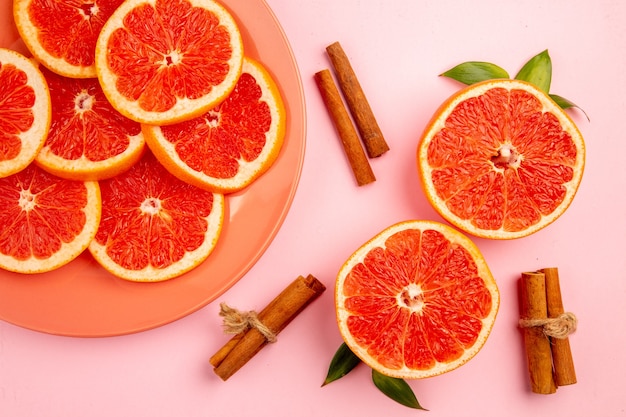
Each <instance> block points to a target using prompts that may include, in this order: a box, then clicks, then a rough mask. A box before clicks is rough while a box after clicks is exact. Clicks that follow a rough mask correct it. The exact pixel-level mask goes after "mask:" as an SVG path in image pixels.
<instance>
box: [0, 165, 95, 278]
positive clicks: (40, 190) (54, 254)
mask: <svg viewBox="0 0 626 417" xmlns="http://www.w3.org/2000/svg"><path fill="white" fill-rule="evenodd" d="M100 208H101V201H100V191H99V188H98V183H97V182H92V181H88V182H82V181H70V180H64V179H61V178H58V177H56V176H54V175H51V174H49V173H47V172H45V171H43V170H41V169H40V168H39V167H37V166H36V165H35V164H31V165H29V166H28V167H26V168H25V169H24V170H22V171H20V172H19V173H17V174H14V175H11V176H9V177H5V178H2V179H0V224H1V225H2V228H1V230H0V267H2V268H4V269H7V270H9V271H14V272H21V273H28V274H32V273H39V272H47V271H51V270H53V269H56V268H59V267H61V266H63V265H65V264H67V263H68V262H70V261H71V260H73V259H74V258H76V257H77V256H78V255H80V254H81V253H82V252H83V251H84V250H85V249H86V248H87V246H88V245H89V242H90V241H91V239H92V238H93V237H94V235H95V234H96V230H97V229H98V223H99V221H100V213H101V212H100Z"/></svg>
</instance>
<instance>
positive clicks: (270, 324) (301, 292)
mask: <svg viewBox="0 0 626 417" xmlns="http://www.w3.org/2000/svg"><path fill="white" fill-rule="evenodd" d="M325 290H326V287H325V286H324V284H322V283H321V282H320V281H318V280H317V278H315V277H314V276H313V275H308V276H307V277H306V278H304V277H302V276H299V277H298V278H296V280H295V281H293V282H292V283H291V284H289V286H287V288H285V289H284V290H283V291H282V292H281V293H280V294H279V295H278V296H277V297H276V298H274V300H272V301H271V302H270V303H269V304H268V305H267V307H265V308H264V309H263V310H262V311H261V312H260V313H259V314H258V318H259V319H260V321H261V322H262V323H263V324H264V325H265V326H266V327H267V328H268V329H269V330H271V331H272V332H273V334H274V335H277V334H278V333H280V332H281V331H282V330H283V329H284V328H285V327H286V326H287V325H288V324H289V323H290V322H291V321H292V320H293V319H294V318H295V317H296V316H297V315H298V314H300V312H301V311H302V310H304V308H305V307H306V306H308V305H309V304H310V303H311V302H312V301H313V300H315V299H316V298H317V297H319V296H320V295H321V294H322V293H323V292H324V291H325ZM267 343H268V340H267V338H266V337H265V336H264V335H263V334H262V333H261V332H260V331H259V330H257V329H256V328H249V329H248V330H246V331H245V332H242V333H239V334H237V335H235V336H234V337H233V338H231V339H230V340H229V341H228V342H226V344H225V345H224V346H223V347H222V348H221V349H220V350H218V351H217V352H216V353H215V354H214V355H213V356H212V357H211V359H210V360H209V362H210V363H211V365H213V367H214V372H215V373H216V374H217V375H218V376H219V377H220V378H221V379H222V380H224V381H226V380H227V379H228V378H230V377H231V376H232V375H233V374H234V373H235V372H237V371H238V370H239V369H241V367H242V366H243V365H245V364H246V363H247V362H248V361H249V360H250V359H252V358H253V357H254V355H256V354H257V353H258V352H259V351H260V350H261V349H262V348H263V347H264V346H265V345H266V344H267Z"/></svg>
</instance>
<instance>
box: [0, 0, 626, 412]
mask: <svg viewBox="0 0 626 417" xmlns="http://www.w3.org/2000/svg"><path fill="white" fill-rule="evenodd" d="M268 4H269V5H270V7H271V8H272V10H273V11H274V13H275V14H276V16H277V18H278V19H279V21H280V22H281V24H282V26H283V28H284V30H285V32H286V34H287V37H288V39H289V41H290V43H291V46H292V48H293V51H294V54H295V56H296V59H297V62H298V66H299V68H300V71H301V75H302V82H303V86H304V92H305V99H306V105H307V123H308V129H307V132H308V134H307V148H306V156H305V161H304V167H303V171H302V177H301V180H300V186H299V188H298V192H297V193H296V197H295V200H294V202H293V205H292V208H291V211H290V213H289V215H288V216H287V218H286V220H285V222H284V224H283V227H282V229H281V230H280V231H279V233H278V235H277V236H276V238H275V240H274V241H273V243H272V245H271V246H270V247H269V248H268V250H267V251H266V252H265V254H264V256H263V257H262V258H261V259H260V261H259V262H258V263H257V264H256V265H255V266H254V267H253V268H252V269H251V270H250V271H249V272H248V273H247V274H246V275H245V276H244V277H243V278H242V279H241V280H240V281H239V282H238V283H237V284H236V285H234V286H233V287H232V288H231V289H230V290H229V291H227V292H226V293H225V294H224V295H222V296H221V297H219V298H218V299H217V300H216V301H214V302H213V303H211V304H209V305H207V306H206V307H204V308H202V309H201V310H199V311H197V312H196V313H193V314H191V315H189V316H187V317H185V318H183V319H180V320H178V321H176V322H174V323H171V324H168V325H165V326H162V327H159V328H157V329H153V330H149V331H144V332H141V333H138V334H132V335H126V336H118V337H109V338H94V339H81V338H71V337H63V336H53V335H48V334H43V333H37V332H34V331H31V330H26V329H23V328H20V327H17V326H15V325H12V324H8V323H5V322H0V415H2V416H11V417H22V416H93V417H99V416H111V415H119V416H130V415H138V416H189V417H194V416H250V415H261V416H270V415H275V416H313V415H320V416H342V417H349V416H364V415H381V413H385V415H387V414H389V415H394V416H404V415H406V416H408V415H415V413H419V412H416V411H414V410H410V409H408V408H405V407H402V406H400V405H397V404H395V403H394V402H392V401H391V400H388V399H387V398H386V397H384V396H383V395H382V394H380V393H379V392H378V391H377V390H376V388H375V387H374V386H373V385H372V383H371V381H370V377H369V372H368V370H367V369H366V368H365V367H360V368H357V370H355V371H354V372H353V373H352V374H350V375H348V376H347V377H345V378H344V379H342V380H340V381H337V382H335V383H333V384H331V385H329V386H326V387H324V388H320V384H321V382H322V381H323V379H324V377H325V375H326V370H327V367H328V363H329V361H330V359H331V357H332V355H333V353H334V352H335V350H336V348H337V347H338V346H339V344H340V343H341V337H340V335H339V333H338V331H337V327H336V324H335V316H334V307H333V297H332V287H333V284H334V279H335V275H336V273H337V271H338V269H339V267H340V266H341V265H342V263H343V262H344V260H345V259H346V258H347V257H348V256H349V255H350V254H351V253H352V252H353V251H354V250H355V249H356V248H357V247H358V246H360V245H361V244H362V243H363V242H364V241H365V240H367V239H368V238H369V237H371V236H373V235H374V234H376V233H377V232H379V231H380V230H382V229H383V228H385V227H386V226H389V225H391V224H393V223H395V222H397V221H401V220H406V219H413V218H421V219H433V220H440V218H439V217H438V215H437V214H436V213H435V212H434V211H433V210H432V208H431V207H430V206H429V205H428V203H427V201H426V199H425V198H424V196H423V194H422V191H421V189H420V187H419V185H418V181H417V175H416V168H415V160H414V159H415V158H414V154H415V148H416V145H417V140H418V138H419V136H420V134H421V132H422V130H423V129H424V126H425V124H426V122H427V121H428V119H429V118H430V116H431V115H432V113H433V112H434V110H435V109H436V108H437V106H438V105H439V103H441V102H442V101H443V100H444V99H445V98H446V97H447V96H448V95H450V94H451V93H452V92H454V91H456V90H457V89H458V88H459V85H458V84H456V83H454V82H452V81H450V80H446V79H442V78H439V77H437V75H438V74H440V73H441V72H442V71H444V70H446V69H448V68H450V67H452V66H453V65H455V64H457V63H459V62H462V61H466V60H485V61H492V62H495V63H498V64H499V65H500V66H502V67H504V68H506V69H507V70H508V71H509V72H510V73H511V74H515V73H516V72H517V70H518V69H519V68H520V66H521V65H522V64H523V63H524V62H525V61H526V60H527V59H528V58H530V57H531V56H533V55H535V54H536V53H539V52H541V51H542V50H544V49H546V48H547V49H549V51H550V55H551V57H552V61H553V68H554V72H553V83H552V92H554V93H557V94H560V95H562V96H565V97H567V98H569V99H570V100H572V101H574V102H576V103H577V104H579V105H580V106H581V107H582V108H584V109H585V111H586V112H587V114H588V115H589V117H590V119H591V120H590V121H587V119H586V118H585V117H584V116H583V115H582V113H580V112H577V111H573V112H571V114H572V116H573V119H574V121H575V122H576V123H577V124H578V126H579V128H580V130H581V132H582V133H583V135H584V136H585V138H586V144H587V164H586V170H585V175H584V178H583V182H582V185H581V187H580V189H579V192H578V194H577V196H576V198H575V200H574V202H573V204H572V206H571V207H570V208H569V209H568V210H567V212H566V213H565V214H564V215H563V216H562V217H561V218H560V219H559V220H558V221H557V222H556V223H554V224H553V225H551V226H549V227H548V228H546V229H544V230H542V231H540V232H538V233H536V234H535V235H532V236H529V237H526V238H523V239H519V240H513V241H504V242H498V241H488V240H482V239H474V241H475V242H476V243H477V245H478V246H479V248H480V249H481V250H482V252H483V254H484V256H485V257H486V259H487V262H488V263H489V265H490V268H491V270H492V272H493V274H494V275H495V277H496V279H497V281H498V284H499V287H500V291H501V298H502V300H501V301H502V303H501V307H500V312H499V315H498V318H497V320H496V324H495V326H494V329H493V331H492V334H491V336H490V338H489V340H488V341H487V343H486V345H485V346H484V348H483V349H482V350H481V352H480V353H479V354H478V356H476V357H475V358H474V359H473V360H472V361H470V362H469V363H467V364H466V365H464V366H463V367H461V368H459V369H457V370H455V371H454V372H451V373H448V374H445V375H442V376H438V377H435V378H431V379H427V380H419V381H411V382H410V385H411V386H412V388H413V389H414V391H415V393H416V395H417V397H418V399H419V400H420V402H421V403H422V405H423V406H424V407H426V408H428V409H430V410H431V411H430V412H429V413H428V415H431V416H458V415H481V416H502V415H508V416H526V415H533V416H585V415H598V416H608V417H611V416H622V415H626V392H625V390H624V388H623V386H624V377H625V375H626V361H624V359H623V357H624V348H625V347H626V332H624V330H625V326H624V317H626V303H625V302H624V299H625V297H626V279H625V278H626V274H625V272H626V262H625V260H624V259H626V257H625V256H624V253H623V245H624V243H623V242H624V240H625V239H626V216H625V214H626V198H625V197H624V196H625V193H624V190H625V189H626V175H625V174H624V173H623V170H622V167H623V165H624V155H625V154H626V139H625V138H624V137H623V134H620V133H619V132H618V130H617V129H613V128H611V126H615V125H616V123H618V122H620V121H622V120H623V119H624V114H626V98H625V97H626V81H625V80H626V77H624V73H626V53H625V52H624V50H625V47H626V29H625V26H624V25H625V24H626V3H624V2H623V1H621V0H601V1H595V2H590V1H584V0H552V1H549V2H539V1H530V0H526V1H516V2H512V1H508V2H503V1H500V0H498V1H496V0H483V1H476V2H461V1H454V0H436V1H432V0H423V1H406V0H405V1H374V0H372V1H367V2H365V1H360V0H342V1H336V0H310V1H308V2H294V1H288V0H268ZM2 19H3V20H2V21H4V20H5V16H2ZM335 41H340V42H341V44H342V45H343V47H344V49H345V50H346V52H347V53H348V55H349V57H350V59H351V61H352V64H353V66H354V67H355V69H356V71H357V73H358V75H359V78H360V80H361V84H362V86H363V88H364V89H365V92H366V94H367V95H368V98H369V100H370V103H371V104H372V107H373V109H374V111H375V113H376V115H377V118H378V121H379V124H380V125H381V128H382V130H383V132H384V133H385V136H386V139H387V141H388V143H389V145H390V147H391V151H390V152H388V153H387V154H385V155H384V156H382V157H381V158H379V159H376V160H373V161H372V168H373V170H374V172H375V174H376V176H377V178H378V180H377V181H376V182H375V183H373V184H370V185H368V186H366V187H360V188H359V187H357V186H356V184H355V182H354V179H353V177H352V174H351V172H350V171H349V168H348V164H347V161H346V158H345V156H344V154H343V151H342V149H341V147H340V144H339V141H338V139H337V136H336V134H335V131H334V129H333V126H332V124H331V123H330V120H329V117H328V115H327V113H326V110H325V109H324V107H323V106H322V103H321V99H320V96H319V93H318V91H317V88H316V86H315V83H314V81H313V74H314V73H315V72H317V71H319V70H320V69H323V68H327V67H329V62H328V60H327V57H326V55H325V52H324V48H325V47H326V46H327V45H328V44H330V43H332V42H335ZM549 266H556V267H558V268H559V271H560V274H561V286H562V290H563V297H564V300H565V308H566V310H569V311H572V312H574V313H575V314H576V315H577V316H578V319H579V329H578V331H577V332H576V333H575V334H574V335H572V336H571V338H570V342H571V345H572V350H573V355H574V361H575V364H576V372H577V376H578V383H577V384H576V385H572V386H566V387H561V388H560V389H559V390H558V392H557V393H556V394H554V395H549V396H541V395H537V394H532V393H531V392H530V389H529V383H528V376H527V371H526V365H525V356H524V349H523V345H522V340H521V335H520V332H519V330H518V328H517V320H518V303H517V281H518V278H519V275H520V273H521V272H522V271H526V270H534V269H537V268H542V267H549ZM308 273H312V274H314V275H315V276H317V277H318V278H319V279H320V280H321V281H323V282H324V283H325V284H326V285H327V287H328V291H327V292H326V293H325V294H324V295H323V296H322V297H321V298H320V299H319V300H317V301H316V302H315V303H314V304H312V305H311V306H310V307H309V308H308V309H307V310H305V311H304V312H303V313H302V314H301V316H299V317H298V318H297V319H296V320H295V321H294V322H293V323H291V324H290V326H289V327H287V329H286V330H284V331H283V333H281V335H280V336H279V341H278V343H276V344H274V345H270V346H268V347H266V348H265V349H264V350H263V351H262V352H260V353H259V354H258V355H257V356H256V357H255V358H254V359H253V361H252V362H250V363H249V364H248V365H246V366H245V367H244V368H243V369H242V370H241V371H239V372H238V373H237V374H235V376H233V377H232V378H231V379H230V380H229V381H227V382H223V381H221V380H220V379H219V378H217V377H216V376H215V375H214V374H213V373H212V370H211V367H210V366H209V364H208V358H209V357H210V356H211V355H212V354H213V353H214V352H215V351H216V350H217V349H218V348H219V347H220V346H221V345H222V344H223V343H224V342H225V341H226V340H227V337H226V336H225V335H223V334H222V333H221V322H220V318H219V317H218V308H219V303H220V302H222V301H225V302H228V303H229V304H231V305H233V306H236V307H239V308H245V309H261V308H263V307H264V306H265V305H266V304H267V303H268V302H269V301H270V300H271V299H272V298H273V297H274V296H275V295H276V294H277V293H278V292H279V291H280V290H282V289H283V288H284V287H285V286H286V285H287V284H288V283H289V282H291V281H292V280H293V279H294V278H295V277H296V276H298V275H301V274H308Z"/></svg>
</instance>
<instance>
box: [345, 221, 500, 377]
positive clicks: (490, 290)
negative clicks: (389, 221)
mask: <svg viewBox="0 0 626 417" xmlns="http://www.w3.org/2000/svg"><path fill="white" fill-rule="evenodd" d="M335 303H336V310H337V322H338V324H339V330H340V332H341V334H342V336H343V338H344V340H345V342H346V344H347V345H348V347H350V349H351V350H352V351H353V352H354V353H355V354H356V355H357V356H358V357H360V358H361V360H363V362H365V363H366V364H368V365H369V366H370V367H372V368H373V369H376V370H377V371H379V372H381V373H383V374H385V375H388V376H392V377H395V378H404V379H414V378H426V377H430V376H434V375H438V374H441V373H444V372H448V371H451V370H453V369H456V368H457V367H459V366H461V365H462V364H464V363H465V362H467V361H468V360H469V359H471V358H472V357H473V356H474V355H476V353H477V352H478V351H479V350H480V349H481V348H482V346H483V345H484V343H485V341H486V340H487V337H488V335H489V333H490V331H491V328H492V326H493V323H494V321H495V317H496V314H497V311H498V306H499V292H498V288H497V286H496V282H495V280H494V279H493V276H492V275H491V272H490V271H489V268H488V267H487V264H486V262H485V260H484V258H483V257H482V255H481V253H480V252H479V250H478V248H477V247H476V246H475V245H474V244H473V243H472V241H471V240H469V239H468V238H467V237H465V236H464V235H463V234H461V233H460V232H458V231H456V230H455V229H452V228H451V227H449V226H446V225H443V224H440V223H436V222H430V221H417V220H416V221H406V222H402V223H398V224H395V225H393V226H391V227H388V228H387V229H385V230H384V231H382V232H381V233H379V234H378V235H376V236H375V237H374V238H372V239H371V240H369V241H368V242H367V243H365V244H364V245H363V246H362V247H360V248H359V249H358V250H357V251H356V252H354V254H352V255H351V256H350V258H349V259H348V260H347V261H346V263H345V264H344V265H343V266H342V268H341V270H340V271H339V274H338V276H337V282H336V287H335Z"/></svg>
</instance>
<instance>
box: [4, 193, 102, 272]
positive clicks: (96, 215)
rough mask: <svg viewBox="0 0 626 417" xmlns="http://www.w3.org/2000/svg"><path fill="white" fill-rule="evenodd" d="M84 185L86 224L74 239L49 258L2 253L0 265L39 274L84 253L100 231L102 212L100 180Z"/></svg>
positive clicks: (13, 269)
mask: <svg viewBox="0 0 626 417" xmlns="http://www.w3.org/2000/svg"><path fill="white" fill-rule="evenodd" d="M84 185H85V188H86V190H87V202H86V205H85V207H84V208H83V210H82V212H83V213H84V215H85V225H84V227H83V229H82V231H81V232H80V233H79V234H78V235H76V236H75V237H74V239H73V240H72V241H70V242H64V243H62V245H61V249H59V250H58V251H57V252H55V253H54V254H53V255H52V256H50V257H49V258H44V259H39V258H36V257H34V256H32V257H30V258H29V259H27V260H17V259H15V258H14V257H12V256H8V255H5V254H2V253H0V266H1V267H2V268H3V269H6V270H7V271H12V272H18V273H21V274H39V273H44V272H50V271H53V270H56V269H58V268H60V267H62V266H64V265H66V264H68V263H70V262H71V261H73V260H74V259H76V258H77V257H78V256H79V255H80V254H82V253H83V252H84V251H85V250H86V249H87V247H88V246H89V244H90V242H91V241H92V240H93V238H94V236H95V235H96V232H97V231H98V225H99V224H100V215H101V213H102V212H101V209H102V201H101V199H100V187H99V185H98V182H97V181H85V182H84Z"/></svg>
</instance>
